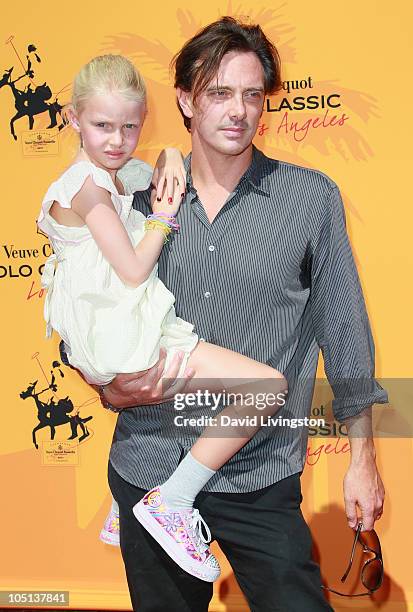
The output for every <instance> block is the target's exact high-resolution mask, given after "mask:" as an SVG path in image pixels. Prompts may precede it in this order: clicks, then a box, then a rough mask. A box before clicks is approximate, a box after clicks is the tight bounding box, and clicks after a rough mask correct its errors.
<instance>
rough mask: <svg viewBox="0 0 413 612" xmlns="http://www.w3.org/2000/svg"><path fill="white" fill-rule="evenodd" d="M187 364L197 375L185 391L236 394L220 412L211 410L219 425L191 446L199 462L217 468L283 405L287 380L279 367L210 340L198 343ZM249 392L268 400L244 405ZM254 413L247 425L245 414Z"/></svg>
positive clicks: (249, 415) (247, 415)
mask: <svg viewBox="0 0 413 612" xmlns="http://www.w3.org/2000/svg"><path fill="white" fill-rule="evenodd" d="M188 366H190V367H192V368H194V369H195V376H194V378H193V379H192V380H191V381H190V384H189V385H188V387H187V389H186V393H194V392H196V391H198V390H202V391H209V392H211V393H217V392H221V391H223V390H225V392H226V393H231V394H234V393H236V398H237V401H236V404H232V405H230V406H228V407H226V408H224V410H222V411H221V412H220V413H219V414H218V415H217V414H215V413H214V412H213V411H211V412H210V413H209V416H212V417H216V419H217V425H215V426H209V427H206V429H205V430H204V432H203V433H202V435H201V437H200V438H199V439H198V440H197V441H196V442H195V444H194V445H193V447H192V448H191V454H192V456H193V457H194V458H195V459H196V460H197V461H199V462H200V463H202V464H203V465H205V466H207V467H208V468H210V469H212V470H218V469H219V468H220V467H222V466H223V465H224V464H225V463H226V462H227V461H228V460H229V459H230V458H231V457H232V456H233V455H235V453H237V452H238V451H239V450H240V448H242V447H243V446H244V445H245V444H246V443H247V442H248V441H249V440H250V439H251V438H252V436H253V435H254V434H255V433H256V432H257V431H258V429H260V423H261V418H263V419H265V418H266V417H268V416H272V415H273V414H274V413H275V412H276V411H277V410H278V409H279V408H280V406H282V405H283V404H284V399H283V398H284V394H285V393H286V391H287V381H286V380H285V378H284V376H283V375H282V374H281V373H280V372H279V371H278V370H275V369H274V368H271V367H270V366H268V365H265V364H263V363H260V362H258V361H255V360H254V359H250V358H249V357H245V356H244V355H241V354H239V353H235V352H234V351H230V350H228V349H225V348H222V347H220V346H216V345H214V344H209V343H207V342H200V343H199V344H198V345H197V347H196V349H195V350H194V351H193V353H192V354H191V357H190V359H189V361H188ZM247 394H248V396H249V397H252V396H253V397H260V398H267V399H268V403H266V404H265V405H264V406H261V407H262V409H261V410H257V409H256V408H255V407H254V406H244V405H242V404H243V401H242V398H244V399H245V396H246V395H247ZM277 396H278V398H277ZM270 398H271V402H270V401H269V400H270ZM260 403H261V404H262V400H261V399H260ZM251 416H257V422H258V423H257V425H249V424H248V418H247V419H245V417H251ZM222 417H230V418H231V419H235V421H236V422H237V423H239V425H234V426H231V427H228V426H226V425H223V424H222V423H224V422H225V421H223V419H222ZM243 420H244V423H246V424H244V425H243V424H242V423H243ZM250 420H251V419H250ZM227 422H228V419H227ZM232 422H234V421H232Z"/></svg>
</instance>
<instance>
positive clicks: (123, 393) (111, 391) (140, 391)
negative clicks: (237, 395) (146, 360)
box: [105, 349, 194, 408]
mask: <svg viewBox="0 0 413 612" xmlns="http://www.w3.org/2000/svg"><path fill="white" fill-rule="evenodd" d="M183 358H184V353H182V352H179V353H177V354H176V355H175V356H174V358H173V360H172V362H171V365H170V367H169V369H168V371H167V372H166V373H165V374H164V376H162V373H163V370H164V367H165V361H166V351H165V350H164V349H161V351H160V353H159V361H158V362H157V363H155V365H154V366H153V367H152V368H150V369H149V370H144V371H143V372H136V373H134V374H118V375H117V376H116V378H114V379H113V380H112V382H111V383H110V384H109V385H106V386H105V398H106V399H107V401H108V402H110V403H111V404H113V406H116V407H117V408H130V407H135V406H146V405H148V404H159V403H161V402H165V401H168V400H170V399H172V398H173V397H174V395H175V393H184V392H185V388H186V386H187V384H188V382H189V381H190V379H191V378H192V377H193V375H194V370H192V369H190V368H188V369H187V370H186V371H185V374H184V376H183V377H182V378H180V379H179V381H178V382H177V383H176V384H174V381H175V379H176V377H177V376H178V373H179V369H180V367H181V363H182V360H183ZM165 379H171V380H165Z"/></svg>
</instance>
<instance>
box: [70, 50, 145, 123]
mask: <svg viewBox="0 0 413 612" xmlns="http://www.w3.org/2000/svg"><path fill="white" fill-rule="evenodd" d="M107 92H116V93H120V94H121V95H122V96H124V97H125V98H126V99H128V100H135V101H137V102H141V101H144V100H145V99H146V87H145V83H144V80H143V78H142V76H141V75H140V74H139V72H138V70H137V69H136V68H135V66H134V65H133V64H132V62H130V61H129V60H128V59H126V57H123V55H112V54H108V55H99V56H98V57H94V58H93V59H92V60H90V62H88V63H87V64H86V65H85V66H83V68H82V69H81V70H80V72H79V73H78V74H77V75H76V77H75V80H74V82H73V91H72V103H71V106H72V108H73V110H74V111H75V112H76V113H79V112H80V111H81V110H82V106H83V104H84V103H85V101H86V100H88V98H90V97H91V96H93V95H95V94H103V93H107Z"/></svg>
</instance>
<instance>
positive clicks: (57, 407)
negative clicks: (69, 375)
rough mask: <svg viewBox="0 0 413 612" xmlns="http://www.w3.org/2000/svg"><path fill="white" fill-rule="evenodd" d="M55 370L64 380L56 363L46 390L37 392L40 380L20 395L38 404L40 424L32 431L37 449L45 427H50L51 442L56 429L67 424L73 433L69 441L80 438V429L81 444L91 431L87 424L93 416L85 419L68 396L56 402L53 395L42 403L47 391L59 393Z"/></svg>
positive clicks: (31, 384) (53, 365) (55, 362)
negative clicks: (41, 430)
mask: <svg viewBox="0 0 413 612" xmlns="http://www.w3.org/2000/svg"><path fill="white" fill-rule="evenodd" d="M55 369H57V371H58V372H59V373H60V376H61V377H62V378H64V374H63V372H62V370H61V369H60V363H59V362H58V361H54V362H53V364H52V370H51V376H52V378H51V381H50V384H49V385H47V386H46V387H45V388H44V389H41V390H40V391H37V390H36V386H37V383H38V380H35V381H34V382H32V383H30V384H29V386H28V387H27V389H25V390H24V391H22V392H21V393H20V398H21V399H23V400H26V399H28V398H30V397H31V398H33V400H34V402H35V404H36V408H37V418H38V421H39V423H38V425H36V427H34V429H33V431H32V440H33V444H34V446H35V448H39V445H38V444H37V440H36V432H37V431H39V429H43V428H44V427H50V439H51V440H54V437H55V434H56V427H59V426H60V425H65V424H66V423H69V424H70V429H71V432H72V433H71V436H70V437H69V438H68V440H74V439H75V438H77V437H78V432H77V430H78V427H80V429H81V431H82V435H81V436H80V438H79V443H80V442H82V440H84V439H85V438H87V437H88V435H89V431H88V429H87V427H86V426H85V423H87V422H88V421H90V420H91V419H93V416H87V417H85V418H82V417H81V416H80V414H79V412H78V411H77V410H76V409H75V407H74V406H73V402H72V400H71V399H70V398H69V397H68V396H66V397H64V398H61V399H58V401H55V397H54V395H52V397H51V398H50V399H49V400H47V401H42V400H41V399H40V396H41V395H42V394H43V393H45V392H46V391H49V392H50V391H52V392H54V393H56V392H57V384H56V376H55V373H54V370H55Z"/></svg>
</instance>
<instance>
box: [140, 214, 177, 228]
mask: <svg viewBox="0 0 413 612" xmlns="http://www.w3.org/2000/svg"><path fill="white" fill-rule="evenodd" d="M146 218H147V220H148V221H162V223H166V225H167V226H168V227H170V228H171V229H173V230H175V231H176V230H179V224H178V223H177V222H176V219H175V217H174V215H171V214H169V213H167V212H163V211H161V212H158V213H152V214H151V215H148V216H147V217H146Z"/></svg>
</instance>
